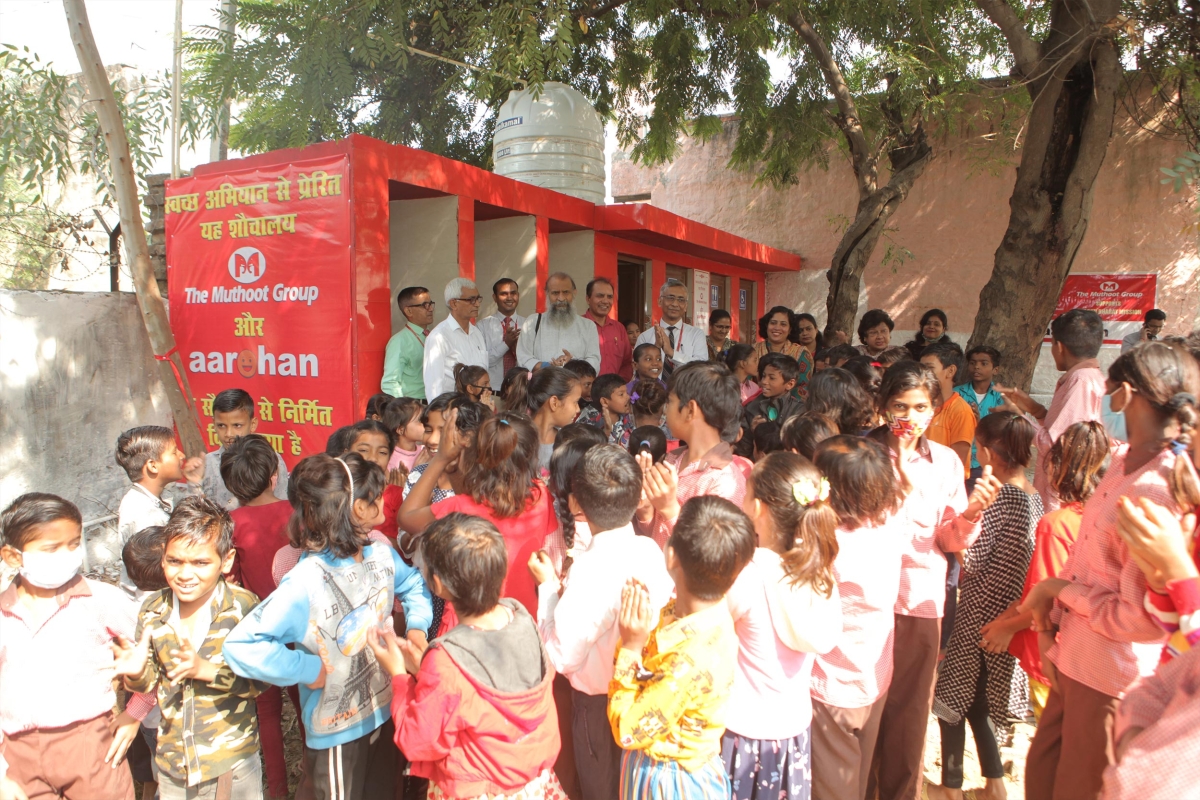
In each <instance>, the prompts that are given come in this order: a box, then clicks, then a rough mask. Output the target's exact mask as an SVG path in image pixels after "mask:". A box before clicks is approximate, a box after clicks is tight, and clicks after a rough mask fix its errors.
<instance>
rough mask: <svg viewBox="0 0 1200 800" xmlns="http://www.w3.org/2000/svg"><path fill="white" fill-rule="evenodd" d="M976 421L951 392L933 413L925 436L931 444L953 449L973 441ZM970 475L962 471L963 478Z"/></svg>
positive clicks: (965, 405)
mask: <svg viewBox="0 0 1200 800" xmlns="http://www.w3.org/2000/svg"><path fill="white" fill-rule="evenodd" d="M977 423H978V420H977V418H976V416H975V412H974V411H972V410H971V407H970V406H969V405H967V401H966V400H963V399H962V397H960V396H959V395H958V394H956V393H953V392H951V394H950V398H949V399H948V400H946V402H944V403H942V404H941V405H940V406H938V409H937V410H936V411H934V412H933V419H932V420H931V421H930V423H929V429H928V430H927V431H925V435H926V436H927V437H928V438H929V441H931V442H937V443H938V444H941V445H945V446H946V447H953V446H954V445H956V444H963V443H966V444H971V443H973V442H974V441H975V426H976V424H977ZM969 475H970V470H968V469H966V468H964V469H963V478H967V477H969Z"/></svg>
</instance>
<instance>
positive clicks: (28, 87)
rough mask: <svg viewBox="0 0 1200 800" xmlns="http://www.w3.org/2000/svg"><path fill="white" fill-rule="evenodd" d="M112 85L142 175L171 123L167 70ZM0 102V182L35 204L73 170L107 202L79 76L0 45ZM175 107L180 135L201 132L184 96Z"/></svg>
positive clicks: (101, 158)
mask: <svg viewBox="0 0 1200 800" xmlns="http://www.w3.org/2000/svg"><path fill="white" fill-rule="evenodd" d="M112 87H113V93H114V94H115V95H116V98H117V105H118V107H119V108H120V111H121V116H122V117H123V118H124V120H125V130H126V133H127V135H128V137H129V146H130V153H131V155H132V156H133V161H134V171H135V172H137V173H138V175H139V176H144V175H145V174H146V173H147V172H149V171H150V169H151V167H152V165H153V164H154V162H155V160H157V159H158V158H159V157H160V155H161V152H162V148H163V143H164V139H165V138H166V136H167V134H168V131H169V129H170V103H171V81H170V75H169V74H163V75H153V76H135V77H128V78H127V77H125V76H122V75H117V76H116V77H115V78H114V79H113V81H112ZM183 94H184V95H185V97H186V96H188V95H189V94H190V93H189V92H187V91H186V90H185V91H184V92H183ZM0 108H4V109H6V112H7V113H5V114H3V115H0V186H4V187H6V188H7V187H8V186H9V184H8V182H7V181H8V179H9V178H10V177H12V178H13V179H14V180H15V185H16V186H18V187H20V188H21V189H22V190H24V191H28V192H32V194H31V195H30V196H29V200H30V202H34V203H37V202H40V201H41V200H42V199H43V196H44V195H45V192H46V190H47V188H48V187H50V186H54V185H57V186H62V185H64V184H66V182H67V181H68V180H69V179H70V178H71V177H72V176H73V175H81V176H90V177H93V178H94V179H95V180H96V183H97V189H98V191H99V192H100V194H101V199H102V201H103V202H110V201H111V199H112V197H111V189H110V185H111V184H110V178H109V174H108V153H107V151H106V149H105V146H104V137H103V135H102V134H101V132H100V124H99V121H98V120H97V117H96V112H95V109H94V108H93V106H92V104H91V103H89V102H87V100H86V96H85V91H84V87H83V85H82V83H81V82H80V81H78V80H77V79H75V78H73V77H68V76H65V75H60V74H59V73H57V72H55V71H54V70H53V69H52V68H51V67H49V66H48V65H46V64H44V63H42V62H41V60H40V59H39V58H38V57H37V55H36V54H34V53H31V52H30V51H29V48H27V47H26V48H20V49H19V48H17V47H15V46H14V45H8V44H0ZM181 111H182V113H181V121H182V140H183V141H184V142H185V143H194V142H195V141H196V140H197V139H198V138H199V137H200V136H201V135H202V134H203V133H204V132H206V130H205V125H206V124H207V123H206V122H205V120H206V119H207V115H206V114H205V112H204V110H203V108H201V107H200V106H199V105H198V104H196V103H195V102H192V101H190V100H185V102H184V103H183V104H182V108H181ZM143 185H144V184H143ZM8 194H9V193H8V192H7V191H6V192H5V196H7V195H8Z"/></svg>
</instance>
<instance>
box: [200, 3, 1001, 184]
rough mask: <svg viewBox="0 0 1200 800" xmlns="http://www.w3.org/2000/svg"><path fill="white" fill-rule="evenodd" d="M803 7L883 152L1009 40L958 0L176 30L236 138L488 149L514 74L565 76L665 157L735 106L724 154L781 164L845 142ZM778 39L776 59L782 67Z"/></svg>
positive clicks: (285, 12)
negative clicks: (797, 14)
mask: <svg viewBox="0 0 1200 800" xmlns="http://www.w3.org/2000/svg"><path fill="white" fill-rule="evenodd" d="M796 8H802V9H803V12H804V13H805V14H806V15H807V17H808V18H809V19H810V21H811V22H812V23H813V25H814V27H816V29H817V30H818V31H819V32H820V33H821V35H822V36H823V37H824V38H825V40H826V41H827V42H828V43H829V46H830V49H831V50H832V51H833V54H834V57H835V59H836V60H837V62H838V63H839V65H840V66H841V69H842V71H843V72H844V73H845V76H846V80H847V82H848V83H849V85H850V88H851V91H852V93H853V95H854V97H855V99H856V101H857V103H858V105H859V109H858V110H859V115H860V117H861V120H862V124H863V127H864V129H865V133H866V135H867V137H868V139H869V142H870V145H871V147H872V148H874V149H875V150H877V151H879V152H880V153H883V152H886V150H887V148H888V147H889V145H890V144H891V143H893V142H894V141H896V140H897V138H898V137H903V136H904V135H905V134H906V133H909V132H910V129H911V127H912V126H913V125H915V124H917V123H918V122H920V121H921V120H924V119H938V118H945V119H951V118H954V117H956V116H961V115H962V111H963V108H964V105H963V100H962V98H963V97H965V96H967V95H968V94H969V93H970V92H971V91H972V90H973V89H974V88H977V87H976V86H975V85H974V83H973V80H974V79H975V78H977V77H978V76H979V75H980V74H983V73H985V72H987V71H989V70H994V69H996V68H997V65H1000V64H1002V63H1003V62H1004V59H1005V58H1006V57H1007V50H1006V48H1005V47H1004V45H1003V42H1002V40H1001V39H1000V38H999V36H998V34H997V32H996V31H995V29H994V28H993V26H991V25H990V24H987V23H986V22H984V21H983V20H982V18H981V17H980V15H979V14H978V11H977V10H975V8H974V6H973V5H971V4H970V3H969V2H966V0H904V2H901V0H885V1H884V2H878V0H818V2H807V3H803V4H798V0H695V2H687V3H680V2H678V0H611V1H610V2H608V3H602V2H600V1H599V0H540V1H539V2H533V1H532V0H453V1H452V0H395V1H393V0H388V1H387V2H385V0H278V1H276V0H244V2H242V3H240V4H239V7H238V11H237V37H236V40H235V41H234V42H233V43H232V46H230V43H229V42H228V40H227V39H225V38H223V37H222V35H221V33H220V31H219V29H218V28H216V27H211V28H204V29H201V30H200V31H199V32H198V33H197V34H196V35H195V36H193V37H192V38H191V39H189V41H188V45H187V46H188V50H189V52H190V54H191V55H192V58H193V63H194V64H196V65H197V68H196V74H195V76H194V77H195V81H196V84H197V86H198V88H199V89H200V91H202V93H203V95H204V97H205V102H206V104H207V105H209V106H216V105H217V104H218V103H220V102H222V101H223V100H224V99H233V100H234V101H235V103H236V108H237V109H238V110H239V112H240V118H239V119H238V121H237V123H236V124H235V125H234V126H233V128H232V131H231V136H230V144H231V146H233V147H236V148H238V149H241V150H243V151H247V152H261V151H265V150H270V149H276V148H282V147H298V146H302V145H305V144H309V143H312V142H317V141H324V140H330V139H338V138H341V137H344V136H346V135H348V134H351V133H363V134H366V135H370V136H374V137H376V138H380V139H383V140H385V141H389V142H395V143H400V144H406V145H410V146H414V147H420V148H422V149H425V150H429V151H432V152H436V153H440V154H443V155H447V156H450V157H453V158H457V159H461V160H464V161H467V162H470V163H474V164H478V165H481V166H488V165H489V164H490V161H491V152H490V151H491V147H490V140H491V135H492V130H493V126H494V122H495V114H496V112H497V110H498V109H499V106H500V104H501V102H502V101H503V99H504V97H505V96H506V95H507V93H508V92H509V91H510V90H511V89H512V88H514V87H515V86H519V85H521V84H523V83H528V84H529V85H532V86H534V87H536V86H538V85H540V84H541V83H542V82H544V81H548V80H558V81H563V82H565V83H569V84H571V85H573V86H575V87H576V88H578V89H580V90H581V91H582V92H584V94H585V95H587V96H588V97H589V99H591V100H592V102H593V104H594V105H595V106H596V108H597V110H598V111H599V112H600V113H601V114H602V115H604V116H606V117H608V118H611V119H615V121H616V123H617V128H618V134H619V136H620V138H621V140H622V143H623V144H625V145H632V147H633V156H634V157H635V158H636V159H639V160H641V161H643V162H645V163H659V162H663V161H667V160H670V159H671V158H672V157H673V156H674V155H675V154H676V153H677V151H678V147H679V144H680V137H681V135H684V134H687V135H692V136H696V137H698V138H700V139H707V138H711V137H713V136H717V135H719V134H721V132H722V131H723V129H724V127H725V126H724V123H723V121H722V115H726V114H729V113H730V112H732V113H733V114H734V116H735V118H736V122H735V123H734V124H735V126H736V133H737V144H736V147H735V150H734V153H733V164H734V165H735V166H737V167H740V168H745V169H751V168H753V169H758V170H760V171H761V175H762V178H763V179H764V180H768V181H770V182H772V183H775V184H787V183H792V182H795V180H796V178H797V175H798V174H799V171H800V170H802V169H804V168H805V167H806V166H808V165H810V164H813V163H816V164H820V165H826V164H827V163H828V159H829V156H830V152H831V148H830V143H831V141H832V142H834V143H836V144H837V145H838V146H841V142H842V137H841V132H840V130H839V128H838V125H837V122H836V120H835V118H834V117H835V115H836V109H835V108H833V107H832V105H831V102H830V96H829V91H828V88H827V85H826V81H825V78H824V76H823V74H822V72H821V70H820V67H819V65H818V63H817V62H816V60H815V59H813V58H812V56H811V54H810V53H809V52H808V51H807V49H806V48H805V47H804V46H803V44H802V43H801V42H800V41H799V39H798V38H797V36H796V33H795V31H794V30H792V28H791V27H790V26H789V25H788V23H787V19H788V17H789V15H790V14H791V13H792V11H794V10H795V9H796ZM410 48H411V49H416V50H421V51H425V52H428V53H433V54H436V55H438V56H441V57H444V58H448V59H452V60H455V61H459V62H465V63H467V64H470V65H473V67H474V68H470V69H469V68H465V67H462V66H457V65H454V64H450V63H446V62H445V61H441V60H435V59H431V58H428V57H424V56H421V55H417V54H415V53H414V52H413V51H412V50H411V49H410ZM772 59H775V60H776V61H778V60H779V59H782V60H783V62H784V66H785V69H784V70H783V72H782V73H781V74H779V75H777V76H776V77H775V78H774V79H773V77H772V72H771V61H772ZM967 116H970V114H968V115H967Z"/></svg>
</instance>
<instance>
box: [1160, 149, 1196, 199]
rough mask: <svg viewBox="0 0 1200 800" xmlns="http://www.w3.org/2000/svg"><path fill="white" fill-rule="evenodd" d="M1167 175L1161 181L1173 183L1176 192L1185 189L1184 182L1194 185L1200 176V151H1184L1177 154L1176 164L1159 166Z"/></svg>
mask: <svg viewBox="0 0 1200 800" xmlns="http://www.w3.org/2000/svg"><path fill="white" fill-rule="evenodd" d="M1159 171H1161V172H1162V173H1163V174H1164V175H1166V176H1167V177H1165V178H1162V179H1161V180H1160V181H1159V183H1163V184H1167V183H1169V184H1171V187H1172V188H1173V189H1174V190H1175V191H1176V192H1181V191H1183V186H1184V184H1187V185H1188V186H1192V185H1194V184H1195V183H1196V179H1197V177H1200V153H1192V152H1188V153H1184V154H1183V155H1181V156H1177V157H1176V159H1175V166H1173V167H1159Z"/></svg>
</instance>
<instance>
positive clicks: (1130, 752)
mask: <svg viewBox="0 0 1200 800" xmlns="http://www.w3.org/2000/svg"><path fill="white" fill-rule="evenodd" d="M1134 727H1137V728H1143V730H1142V732H1141V733H1139V734H1137V736H1135V737H1134V739H1133V741H1132V742H1131V743H1130V744H1129V746H1128V747H1127V748H1126V750H1125V753H1124V755H1123V756H1122V757H1121V761H1120V762H1119V763H1118V764H1115V765H1113V766H1110V767H1108V769H1106V770H1105V772H1104V789H1103V791H1102V792H1101V793H1100V797H1101V798H1102V800H1180V799H1181V798H1188V797H1200V759H1197V758H1196V754H1197V753H1200V651H1198V650H1192V651H1191V652H1189V653H1187V654H1186V655H1185V656H1183V657H1181V658H1178V659H1176V660H1175V661H1173V662H1171V663H1170V664H1165V665H1164V666H1163V667H1162V668H1160V669H1159V670H1158V672H1156V673H1155V674H1154V675H1151V676H1149V677H1146V678H1143V679H1142V680H1140V681H1139V682H1138V683H1137V684H1136V685H1135V686H1134V687H1132V688H1131V689H1130V690H1129V693H1128V694H1127V695H1125V699H1124V700H1122V701H1121V705H1120V707H1119V708H1118V709H1117V715H1116V722H1115V728H1114V731H1113V741H1114V742H1119V741H1120V740H1121V737H1122V736H1124V735H1125V732H1126V731H1128V730H1129V729H1130V728H1134Z"/></svg>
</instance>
